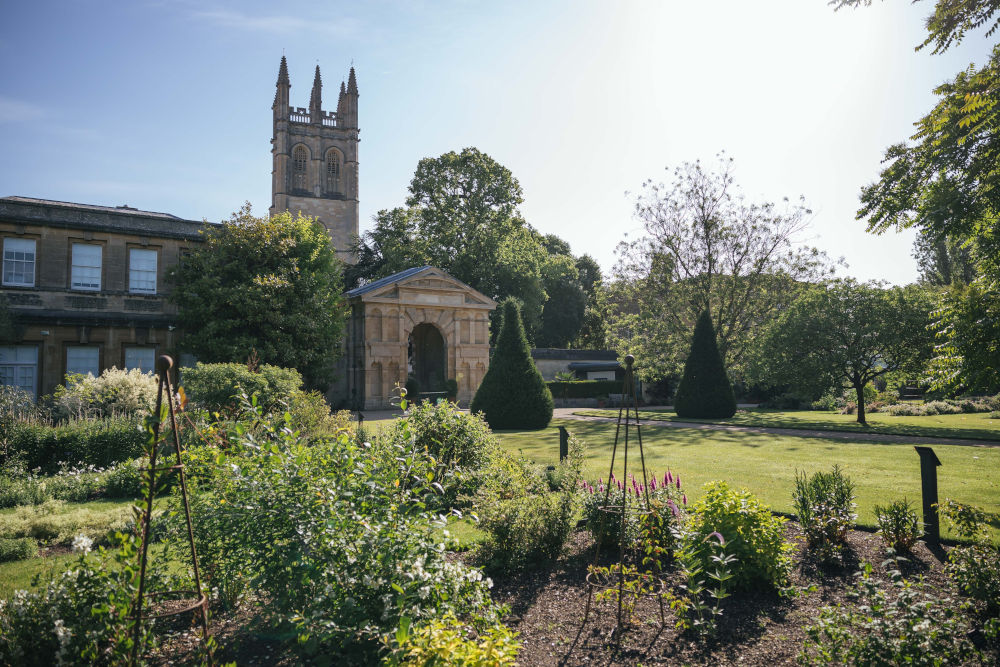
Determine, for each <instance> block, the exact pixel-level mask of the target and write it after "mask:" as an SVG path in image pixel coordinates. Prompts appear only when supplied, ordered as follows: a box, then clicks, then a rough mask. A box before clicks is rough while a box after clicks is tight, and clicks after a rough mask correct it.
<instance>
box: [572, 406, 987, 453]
mask: <svg viewBox="0 0 1000 667" xmlns="http://www.w3.org/2000/svg"><path fill="white" fill-rule="evenodd" d="M579 409H580V408H556V409H555V411H554V412H553V414H552V417H553V418H554V419H577V420H580V421H596V422H615V421H617V419H616V418H614V417H590V416H586V415H578V414H575V412H576V411H577V410H579ZM655 409H670V408H655ZM639 423H640V424H641V425H642V426H643V427H649V426H651V427H654V428H695V429H704V430H708V431H742V432H745V433H770V434H772V435H794V436H800V437H804V438H826V439H827V440H851V441H854V442H858V441H862V442H885V443H893V444H898V443H904V444H912V445H961V446H965V447H1000V442H996V441H989V440H970V439H968V438H932V437H924V436H914V435H889V434H886V433H859V432H857V431H833V430H813V429H804V428H771V427H767V426H736V425H733V424H702V423H698V422H675V421H662V420H652V419H642V420H640V421H639Z"/></svg>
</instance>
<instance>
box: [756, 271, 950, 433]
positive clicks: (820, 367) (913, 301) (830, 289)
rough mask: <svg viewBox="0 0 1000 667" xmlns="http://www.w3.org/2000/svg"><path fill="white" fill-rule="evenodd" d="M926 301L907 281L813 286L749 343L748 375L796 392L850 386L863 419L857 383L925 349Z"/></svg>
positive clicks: (914, 368)
mask: <svg viewBox="0 0 1000 667" xmlns="http://www.w3.org/2000/svg"><path fill="white" fill-rule="evenodd" d="M931 306H932V301H931V298H930V296H929V295H928V293H927V292H926V291H925V290H923V289H921V288H919V287H915V286H911V287H908V288H900V287H894V288H888V289H887V288H884V287H882V286H880V285H878V284H875V283H859V282H856V281H854V280H838V281H833V282H830V283H828V284H825V285H819V286H816V287H813V288H811V289H809V290H808V291H806V292H805V293H803V294H802V295H801V296H800V297H799V298H798V299H796V300H795V301H794V302H793V303H792V304H791V305H790V306H789V307H788V308H787V309H786V310H785V311H784V312H782V313H781V315H780V317H778V318H777V319H775V320H773V321H772V322H771V324H770V325H769V326H768V327H767V329H766V330H765V331H764V332H763V335H762V336H761V338H760V339H759V340H758V341H757V343H756V345H755V350H754V353H753V359H752V361H751V363H750V370H751V375H752V376H753V377H754V378H755V379H757V380H759V381H760V382H762V383H763V384H766V385H770V386H790V387H792V388H793V389H795V390H798V391H800V392H802V393H804V394H812V395H814V396H818V395H819V394H821V393H823V392H825V391H828V390H830V389H833V388H841V387H842V388H851V389H854V391H855V393H856V395H857V403H858V422H859V423H862V424H864V423H865V397H864V387H865V385H866V384H868V383H869V382H872V381H873V380H874V379H875V378H877V377H879V376H881V375H885V374H886V373H893V372H897V371H898V372H903V373H917V372H920V371H921V370H922V369H923V366H924V364H925V363H926V362H927V360H928V359H929V357H930V355H931V345H932V340H931V337H930V335H929V333H928V331H927V321H928V316H929V312H930V310H931Z"/></svg>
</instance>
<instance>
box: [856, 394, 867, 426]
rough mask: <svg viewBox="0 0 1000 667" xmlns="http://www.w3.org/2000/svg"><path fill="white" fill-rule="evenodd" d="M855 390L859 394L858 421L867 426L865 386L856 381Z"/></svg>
mask: <svg viewBox="0 0 1000 667" xmlns="http://www.w3.org/2000/svg"><path fill="white" fill-rule="evenodd" d="M854 391H856V392H857V394H858V423H859V424H863V425H864V426H867V425H868V422H866V421H865V386H864V385H863V384H858V383H855V385H854Z"/></svg>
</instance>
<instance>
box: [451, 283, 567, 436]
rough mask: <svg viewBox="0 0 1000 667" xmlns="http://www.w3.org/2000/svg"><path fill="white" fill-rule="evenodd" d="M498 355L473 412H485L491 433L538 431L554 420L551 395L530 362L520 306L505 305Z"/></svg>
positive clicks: (472, 407) (476, 399)
mask: <svg viewBox="0 0 1000 667" xmlns="http://www.w3.org/2000/svg"><path fill="white" fill-rule="evenodd" d="M502 308H503V325H502V326H501V328H500V334H499V335H498V336H497V345H496V351H495V352H494V353H493V358H492V359H491V360H490V367H489V370H488V371H486V376H485V377H484V378H483V381H482V383H481V384H480V385H479V389H478V390H476V395H475V397H474V398H473V399H472V405H471V406H470V409H471V411H472V412H473V413H477V412H482V413H483V416H484V418H485V419H486V422H487V423H488V424H489V425H490V428H492V429H494V430H495V429H511V428H525V429H539V428H545V427H546V426H548V425H549V422H550V421H551V420H552V406H553V403H552V392H550V391H549V388H548V387H547V386H546V385H545V380H543V379H542V374H541V373H539V372H538V368H536V367H535V362H534V361H532V359H531V349H530V348H529V347H528V339H527V337H526V336H525V334H524V325H523V324H522V322H521V310H520V308H519V307H518V305H517V302H516V301H514V300H513V299H507V300H506V301H504V303H503V306H502Z"/></svg>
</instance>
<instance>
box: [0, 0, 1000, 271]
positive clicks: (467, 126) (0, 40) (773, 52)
mask: <svg viewBox="0 0 1000 667" xmlns="http://www.w3.org/2000/svg"><path fill="white" fill-rule="evenodd" d="M931 7H932V5H930V4H929V3H928V2H920V3H918V4H916V5H911V4H910V3H909V2H905V1H903V0H886V1H885V2H881V3H880V2H875V3H874V4H873V5H872V6H871V7H866V8H860V9H842V10H840V11H834V10H833V9H832V8H831V7H829V6H828V5H827V4H826V1H825V0H761V1H759V2H746V1H745V0H706V1H703V2H676V1H673V0H658V1H653V0H648V1H638V0H635V1H633V0H616V1H613V2H608V1H607V0H603V1H601V2H598V1H592V0H560V1H545V0H534V1H533V2H532V1H522V0H508V1H505V2H495V1H493V2H490V1H482V2H480V1H474V0H440V1H438V2H430V1H417V0H414V1H402V0H400V1H393V2H390V1H387V0H372V1H371V2H351V3H346V2H335V1H333V0H328V1H326V2H316V1H315V0H313V1H312V2H280V3H279V2H254V1H239V2H237V1H231V2H220V1H217V0H198V1H196V2H189V1H186V0H177V1H171V0H159V1H146V0H128V1H123V2H110V1H108V2H98V1H96V0H64V1H63V2H51V1H47V0H33V1H32V2H19V1H16V0H0V147H2V153H0V154H2V155H3V159H2V160H0V196H7V195H22V196H29V197H40V198H46V199H56V200H61V201H71V202H81V203H88V204H102V205H121V204H127V205H129V206H134V207H136V208H140V209H145V210H153V211H164V212H168V213H172V214H174V215H177V216H180V217H184V218H190V219H196V220H199V219H208V220H212V221H218V220H222V219H225V218H227V217H228V216H229V214H230V213H232V212H233V211H235V210H237V209H238V208H239V206H240V205H241V204H242V203H243V202H244V201H249V202H250V203H251V204H252V206H253V209H254V212H255V213H257V214H259V215H263V214H266V213H267V209H268V207H269V206H270V197H271V193H270V183H271V176H270V174H271V154H270V138H271V133H272V125H271V123H272V115H271V103H272V101H273V99H274V85H275V81H276V78H277V71H278V63H279V61H280V59H281V56H282V54H284V55H286V56H287V58H288V66H289V74H290V77H291V82H292V89H291V103H292V105H293V106H303V107H305V106H308V104H309V91H310V88H311V84H312V77H313V70H314V68H315V66H316V65H317V64H319V65H320V68H321V71H322V75H323V81H324V108H326V109H333V108H335V107H336V94H337V90H338V88H339V84H340V81H341V80H342V79H346V77H347V72H348V69H349V68H350V67H351V65H352V63H353V65H354V67H355V68H356V71H357V78H358V88H359V90H360V100H359V125H360V127H361V145H360V158H359V162H360V166H359V169H360V206H361V231H362V232H364V231H365V230H366V229H368V228H370V227H371V225H372V222H371V220H372V216H373V215H374V214H375V213H376V212H377V211H379V210H380V209H386V208H392V207H394V206H400V205H402V204H403V201H404V200H405V198H406V194H407V193H406V188H407V185H408V184H409V181H410V179H411V178H412V176H413V171H414V169H415V167H416V164H417V162H418V160H420V159H421V158H424V157H433V156H438V155H441V154H443V153H446V152H448V151H452V150H454V151H459V150H461V149H462V148H464V147H467V146H475V147H477V148H479V149H480V150H482V151H484V152H486V153H488V154H489V155H491V156H492V157H493V158H494V159H496V160H497V161H498V162H500V163H501V164H503V165H505V166H506V167H508V168H509V169H510V170H511V171H512V172H513V174H514V176H515V177H516V178H517V179H518V181H519V182H520V183H521V186H522V188H523V189H524V203H523V205H522V207H521V210H522V213H523V214H524V217H525V219H526V220H527V221H528V222H529V223H531V224H532V225H533V226H534V227H535V228H536V229H538V230H539V231H541V232H543V233H552V234H557V235H558V236H560V237H562V238H564V239H565V240H567V241H568V242H569V243H570V245H571V247H572V250H573V252H574V253H575V254H577V255H579V254H583V253H588V254H590V255H592V256H593V257H595V258H596V259H597V260H598V262H600V264H601V266H602V267H603V268H604V269H605V270H608V269H610V268H611V267H612V266H613V264H614V261H615V246H616V245H617V244H618V243H619V242H620V241H622V240H623V239H624V238H626V235H628V237H629V238H634V237H635V236H636V235H637V234H639V233H641V222H640V221H639V220H637V219H636V218H635V217H634V215H633V209H634V205H635V198H636V195H637V193H638V192H640V191H641V188H642V184H643V183H644V182H645V181H646V180H648V179H653V180H654V181H667V182H669V180H670V172H671V171H672V169H673V168H674V167H676V166H678V165H680V164H682V163H683V162H687V161H694V160H702V161H703V162H706V163H709V164H712V163H714V160H715V156H716V155H718V154H719V152H720V151H724V152H725V153H726V155H727V156H729V157H731V158H733V159H734V160H735V180H736V183H737V184H738V185H739V186H740V187H741V188H742V191H743V193H744V194H745V195H746V197H747V198H748V199H749V200H752V201H761V202H763V201H781V200H782V199H783V198H784V197H789V198H790V199H792V200H795V199H797V198H798V197H799V196H802V197H804V198H805V201H806V203H807V204H808V206H809V208H810V209H811V210H812V216H811V219H810V226H809V228H808V229H807V230H806V231H805V232H803V233H802V234H801V235H800V237H799V238H798V239H797V241H798V242H800V243H803V244H806V245H812V246H816V247H818V248H820V249H821V250H824V251H826V252H827V253H828V254H829V255H830V256H831V257H833V258H840V257H843V259H844V261H845V263H846V266H844V267H842V268H841V269H840V270H839V272H840V274H841V275H850V276H854V277H857V278H859V279H862V280H873V279H875V280H886V281H889V282H890V283H895V284H905V283H908V282H912V281H914V280H916V278H917V268H916V263H915V262H914V260H913V259H912V257H911V246H912V241H913V232H903V233H898V234H897V233H892V232H890V233H887V234H885V235H883V236H873V235H870V234H868V233H866V232H865V229H864V228H865V225H864V223H863V222H860V221H857V220H856V219H855V212H856V210H857V208H858V194H859V192H860V189H861V187H862V186H864V185H865V184H867V183H870V182H872V181H873V180H875V179H876V178H877V176H878V173H879V170H880V166H881V165H880V160H881V159H882V157H883V154H884V151H885V149H886V148H887V147H888V146H889V145H891V144H894V143H897V142H899V141H903V140H906V139H907V137H908V136H909V135H911V134H912V132H913V126H912V124H913V122H914V121H916V120H917V119H919V118H920V117H921V116H923V115H924V114H925V113H926V112H927V111H928V110H929V109H930V108H931V107H932V106H933V103H934V99H935V98H934V95H933V93H932V91H933V88H934V87H935V86H937V85H939V84H940V83H942V82H944V81H945V80H947V79H949V78H952V77H953V76H954V75H955V73H956V72H957V71H959V70H960V69H963V68H965V67H967V66H969V65H970V64H971V63H976V64H981V63H983V62H984V61H985V60H986V58H987V56H988V54H989V50H990V44H989V43H988V41H987V40H986V39H985V38H983V37H982V36H981V35H979V34H974V35H970V36H969V37H967V38H966V40H965V41H964V42H963V43H962V44H961V45H960V46H959V47H957V48H952V49H951V50H949V51H948V52H947V53H946V54H944V55H936V56H935V55H931V53H930V50H929V49H924V50H922V51H919V52H915V51H914V47H915V46H916V45H918V44H919V43H920V42H921V41H923V38H924V35H925V31H924V27H923V20H924V17H925V15H926V14H927V13H929V12H930V11H931Z"/></svg>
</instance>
